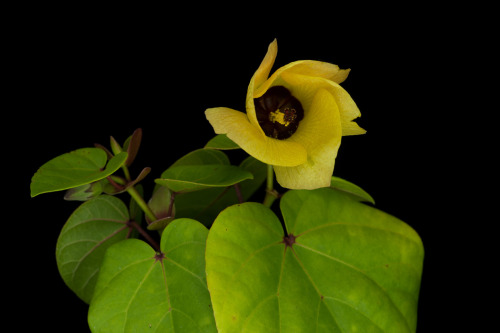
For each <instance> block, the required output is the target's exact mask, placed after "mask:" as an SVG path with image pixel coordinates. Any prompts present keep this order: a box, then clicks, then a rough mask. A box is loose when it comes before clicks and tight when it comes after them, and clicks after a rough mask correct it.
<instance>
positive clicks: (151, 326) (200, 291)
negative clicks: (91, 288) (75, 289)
mask: <svg viewBox="0 0 500 333" xmlns="http://www.w3.org/2000/svg"><path fill="white" fill-rule="evenodd" d="M207 233H208V230H207V229H206V228H205V227H204V226H203V225H201V224H200V223H199V222H197V221H194V220H190V219H177V220H175V221H173V222H172V223H171V224H169V225H168V226H167V227H166V228H165V230H164V231H163V234H162V238H161V253H155V251H154V250H153V249H152V248H151V247H150V246H149V245H147V244H146V243H144V242H142V241H140V240H136V239H130V240H126V241H123V242H120V243H118V244H115V245H113V246H112V247H110V248H109V250H108V251H107V253H106V256H105V259H104V262H103V265H102V268H101V272H100V274H99V280H98V283H97V286H96V291H95V296H94V298H93V299H92V303H91V304H90V308H89V316H88V319H89V325H90V328H91V329H92V331H93V332H183V333H189V332H193V333H200V332H217V330H216V327H215V321H214V316H213V312H212V305H211V302H210V295H209V293H208V289H207V285H206V278H205V259H204V253H205V243H206V237H207Z"/></svg>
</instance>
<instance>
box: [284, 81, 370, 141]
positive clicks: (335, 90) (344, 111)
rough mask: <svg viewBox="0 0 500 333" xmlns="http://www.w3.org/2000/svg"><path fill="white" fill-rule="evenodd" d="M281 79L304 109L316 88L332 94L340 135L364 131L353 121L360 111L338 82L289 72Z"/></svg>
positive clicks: (359, 114) (362, 132)
mask: <svg viewBox="0 0 500 333" xmlns="http://www.w3.org/2000/svg"><path fill="white" fill-rule="evenodd" d="M281 79H282V80H283V81H284V83H283V85H285V87H287V88H288V89H290V91H291V92H292V95H294V96H295V97H296V98H297V99H299V101H301V103H302V106H303V107H304V109H306V108H307V105H308V104H309V103H311V101H312V99H313V97H314V95H315V92H316V91H317V90H318V89H326V90H327V91H328V92H330V94H332V95H333V97H334V98H335V101H336V103H337V106H338V108H339V112H340V122H341V124H342V135H357V134H364V133H366V131H365V130H364V129H362V128H361V127H359V125H358V124H356V123H355V122H353V120H354V119H356V118H358V117H360V116H361V112H359V109H358V107H357V105H356V103H355V102H354V101H353V99H352V98H351V96H350V95H349V93H348V92H347V91H345V89H344V88H342V87H341V86H340V85H339V84H337V83H335V82H333V81H330V80H327V79H324V78H321V77H312V76H307V75H302V74H296V73H291V72H284V73H282V75H281Z"/></svg>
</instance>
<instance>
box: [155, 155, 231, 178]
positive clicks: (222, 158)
mask: <svg viewBox="0 0 500 333" xmlns="http://www.w3.org/2000/svg"><path fill="white" fill-rule="evenodd" d="M204 164H205V165H206V164H221V165H230V162H229V158H228V157H227V155H226V154H224V153H223V152H221V151H218V150H211V149H197V150H194V151H192V152H190V153H188V154H186V155H184V156H183V157H181V158H179V159H178V160H177V161H175V163H174V164H172V165H171V166H170V167H178V166H181V165H204ZM162 178H163V177H162Z"/></svg>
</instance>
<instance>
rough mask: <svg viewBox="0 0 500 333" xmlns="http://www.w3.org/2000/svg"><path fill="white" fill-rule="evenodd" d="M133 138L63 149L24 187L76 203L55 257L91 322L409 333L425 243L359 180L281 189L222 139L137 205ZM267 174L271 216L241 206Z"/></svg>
mask: <svg viewBox="0 0 500 333" xmlns="http://www.w3.org/2000/svg"><path fill="white" fill-rule="evenodd" d="M141 138H142V131H141V130H140V129H138V130H136V131H135V132H134V133H133V134H132V135H131V136H130V137H129V138H128V139H127V140H126V141H125V142H124V143H123V145H120V144H119V143H118V141H117V140H115V139H114V138H113V137H111V140H110V149H108V148H106V147H104V146H103V145H96V147H92V148H83V149H78V150H75V151H73V152H69V153H67V154H63V155H61V156H58V157H55V158H54V159H52V160H50V161H49V162H47V163H45V164H44V165H42V166H41V167H40V168H39V170H38V171H37V172H36V173H35V175H34V176H33V178H32V183H31V195H32V196H33V197H34V196H37V195H39V194H42V193H49V192H55V191H65V195H64V198H65V199H66V200H78V201H83V202H82V204H81V205H80V206H79V207H78V208H77V209H76V210H75V211H74V212H73V213H72V214H71V216H70V217H69V218H68V220H67V221H66V223H65V224H64V226H63V227H62V230H61V232H60V235H59V238H58V241H57V244H56V260H57V266H58V269H59V273H60V275H61V277H62V279H63V281H64V282H65V283H66V285H67V286H68V287H69V288H70V289H71V290H72V291H73V292H74V293H75V294H76V296H78V297H79V298H80V299H81V300H82V301H84V302H86V303H88V304H89V313H88V323H89V327H90V329H91V330H92V331H93V332H197V333H198V332H356V331H359V332H371V331H374V332H415V329H416V315H417V314H416V309H417V303H418V293H419V286H420V279H421V274H422V262H423V246H422V242H421V240H420V238H419V236H418V235H417V233H416V232H415V231H414V230H413V229H412V228H411V227H409V226H408V225H407V224H405V223H404V222H402V221H400V220H399V219H397V218H395V217H393V216H391V215H388V214H386V213H384V212H382V211H380V210H378V209H376V208H374V207H373V205H374V203H375V202H374V200H373V198H372V197H371V196H370V195H369V194H368V193H366V192H365V191H364V190H363V189H361V188H360V187H358V186H356V185H354V184H352V183H350V182H348V181H346V180H343V179H340V178H338V177H332V182H331V186H330V187H329V188H322V189H318V190H291V191H288V192H286V193H284V194H278V193H277V192H276V191H275V190H274V189H273V188H269V178H268V177H269V167H268V166H267V165H265V164H263V163H262V162H260V161H258V160H256V159H255V158H253V157H250V156H248V157H246V158H244V159H243V160H242V161H241V163H238V164H237V165H234V164H232V163H231V161H230V159H229V157H228V155H227V154H226V153H225V151H226V150H232V149H238V148H239V147H238V146H237V145H236V144H235V143H234V142H232V141H231V140H229V139H228V138H227V137H226V136H225V135H218V136H216V137H215V138H213V139H212V140H210V141H209V142H208V143H207V145H206V146H205V147H204V148H201V149H197V150H195V151H192V152H190V153H188V154H186V155H184V156H183V157H181V158H180V159H178V160H177V161H174V162H173V163H172V164H171V165H170V166H169V167H168V168H167V169H166V170H164V171H163V172H162V173H161V175H160V177H159V178H157V179H155V180H154V183H155V186H154V189H153V191H152V194H151V195H150V196H149V198H148V201H146V200H145V199H144V198H145V195H144V193H143V192H144V191H143V189H142V185H141V181H143V180H144V179H145V178H146V176H147V175H148V174H149V173H150V168H148V167H145V168H143V169H142V171H141V172H139V174H138V175H137V176H136V177H132V176H131V175H130V171H129V167H130V165H131V164H132V163H133V162H134V161H135V157H136V156H137V153H138V151H139V147H140V144H141ZM266 178H267V179H268V186H266V193H267V194H266V196H274V199H278V200H279V210H280V211H281V217H278V215H277V214H276V213H275V212H274V211H273V210H271V209H270V206H271V203H272V202H273V201H274V200H264V204H261V203H257V202H248V201H249V200H250V199H251V198H254V194H255V193H257V191H259V190H261V189H263V184H264V183H265V181H266ZM127 194H128V195H127ZM124 196H126V197H124ZM363 202H366V203H368V204H365V203H363Z"/></svg>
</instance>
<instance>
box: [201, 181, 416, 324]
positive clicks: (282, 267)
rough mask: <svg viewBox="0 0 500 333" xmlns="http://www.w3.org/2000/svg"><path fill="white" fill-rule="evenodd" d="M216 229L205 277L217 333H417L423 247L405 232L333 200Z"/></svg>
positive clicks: (227, 221)
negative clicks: (281, 220) (282, 223)
mask: <svg viewBox="0 0 500 333" xmlns="http://www.w3.org/2000/svg"><path fill="white" fill-rule="evenodd" d="M281 210H282V213H283V217H284V220H285V224H286V228H287V230H288V236H287V237H284V234H283V229H282V227H281V224H280V221H279V220H278V218H277V217H276V216H275V215H274V213H272V211H271V210H269V209H268V208H266V207H264V206H263V205H260V204H256V203H246V204H242V205H235V206H232V207H229V208H228V209H226V210H224V211H223V212H222V213H221V214H220V215H219V216H218V218H217V219H216V220H215V222H214V224H213V226H212V228H211V229H210V232H209V236H208V239H207V250H206V261H207V266H206V271H207V281H208V286H209V289H210V294H211V297H212V303H213V307H214V314H215V318H216V322H217V327H218V329H219V332H221V333H222V332H415V328H416V309H417V300H418V293H419V286H420V278H421V273H422V261H423V247H422V243H421V240H420V238H419V236H418V235H417V234H416V233H415V231H414V230H413V229H411V228H410V227H409V226H408V225H406V224H405V223H404V222H402V221H400V220H398V219H396V218H395V217H392V216H390V215H388V214H385V213H383V212H381V211H379V210H377V209H375V208H372V207H369V206H366V205H364V204H361V203H359V202H356V201H354V200H352V199H351V198H349V197H348V196H346V195H344V194H342V193H340V192H337V191H334V190H331V189H319V190H314V191H289V192H288V193H286V194H285V195H284V197H283V198H282V201H281Z"/></svg>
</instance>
